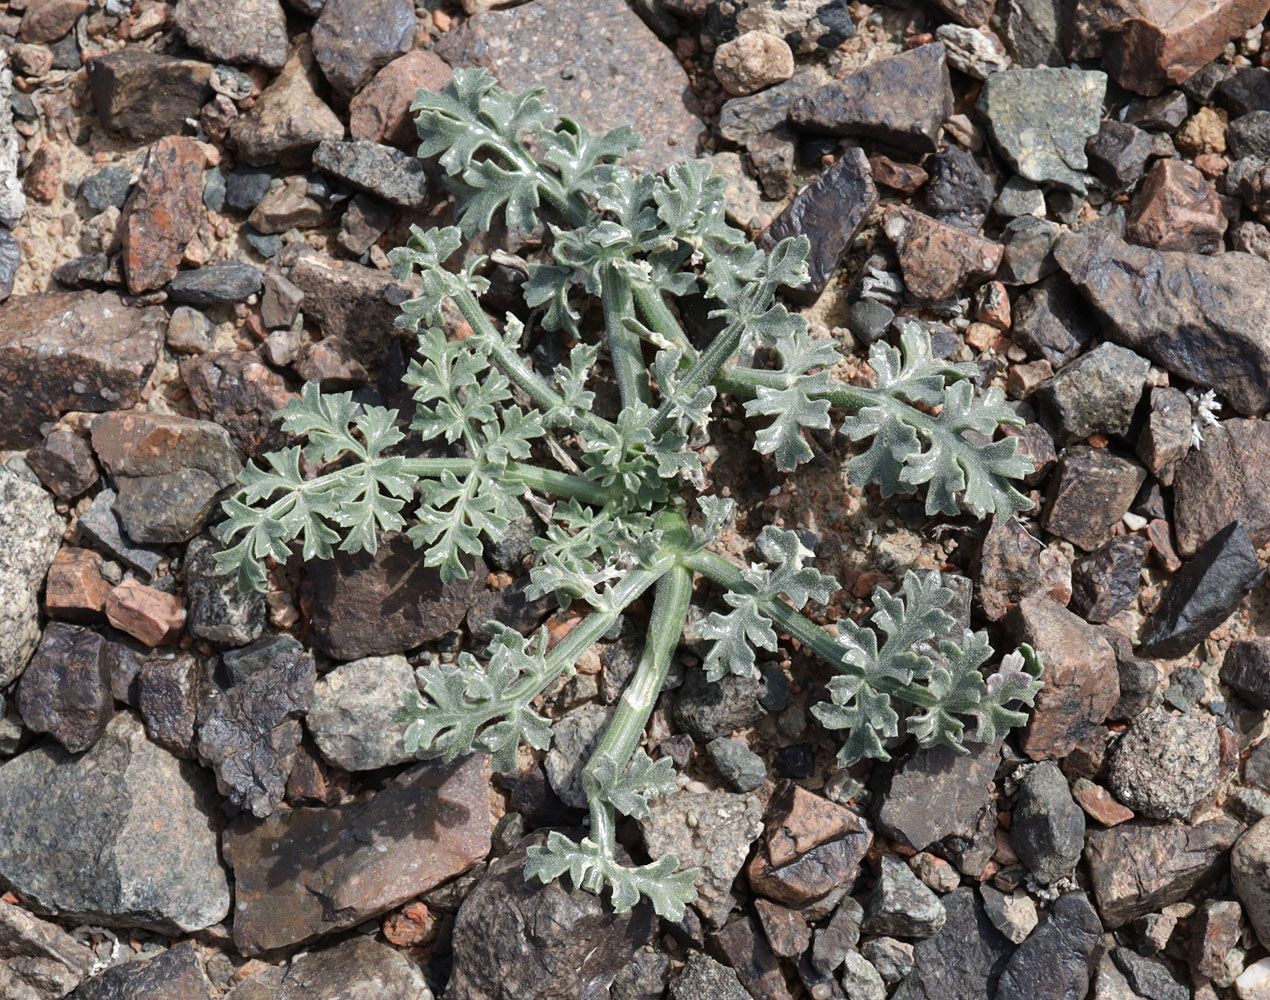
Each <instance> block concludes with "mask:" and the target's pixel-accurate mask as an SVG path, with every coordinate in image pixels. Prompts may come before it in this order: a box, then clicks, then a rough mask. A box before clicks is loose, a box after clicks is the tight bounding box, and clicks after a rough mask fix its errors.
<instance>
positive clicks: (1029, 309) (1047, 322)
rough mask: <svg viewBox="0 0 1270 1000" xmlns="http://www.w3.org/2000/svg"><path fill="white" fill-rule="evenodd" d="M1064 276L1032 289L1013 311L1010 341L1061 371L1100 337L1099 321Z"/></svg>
mask: <svg viewBox="0 0 1270 1000" xmlns="http://www.w3.org/2000/svg"><path fill="white" fill-rule="evenodd" d="M1072 292H1073V289H1072V287H1071V284H1070V282H1068V281H1067V279H1066V278H1064V277H1063V276H1062V275H1054V276H1052V277H1049V278H1046V279H1045V280H1044V281H1042V282H1041V283H1040V284H1039V285H1036V286H1035V287H1034V288H1029V289H1028V290H1027V291H1025V292H1024V293H1023V294H1022V295H1020V296H1019V298H1018V299H1017V300H1016V301H1015V303H1014V306H1013V309H1012V320H1013V322H1012V325H1011V329H1010V336H1011V338H1012V339H1013V340H1014V341H1015V342H1016V343H1017V344H1018V345H1019V346H1020V347H1022V348H1023V349H1024V350H1026V351H1027V352H1028V353H1029V354H1033V355H1038V356H1040V357H1042V358H1044V359H1045V360H1047V361H1048V362H1050V364H1052V365H1053V366H1054V367H1055V368H1061V367H1062V366H1063V365H1065V364H1067V362H1069V361H1071V360H1072V359H1073V358H1074V357H1076V355H1078V354H1079V353H1080V352H1081V350H1082V349H1083V348H1084V347H1085V345H1086V344H1089V343H1090V342H1092V341H1093V340H1094V338H1095V337H1096V336H1100V335H1099V331H1098V325H1097V319H1096V318H1095V317H1094V316H1093V314H1092V313H1091V312H1090V310H1089V308H1088V307H1087V306H1086V305H1085V304H1084V302H1082V301H1081V300H1080V298H1079V297H1078V296H1076V295H1073V294H1072Z"/></svg>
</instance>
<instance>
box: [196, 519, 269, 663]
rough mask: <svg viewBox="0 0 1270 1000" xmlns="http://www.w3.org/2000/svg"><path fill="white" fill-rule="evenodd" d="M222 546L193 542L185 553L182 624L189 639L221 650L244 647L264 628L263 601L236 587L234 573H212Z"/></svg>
mask: <svg viewBox="0 0 1270 1000" xmlns="http://www.w3.org/2000/svg"><path fill="white" fill-rule="evenodd" d="M221 549H222V546H221V545H220V544H219V543H217V542H214V541H212V540H210V539H208V538H196V539H194V541H192V542H190V544H189V546H188V547H187V548H186V550H185V562H184V564H183V566H182V572H183V576H184V578H185V609H186V612H185V613H186V617H185V624H186V627H187V628H188V629H189V631H190V633H191V634H192V635H196V636H198V637H199V638H201V639H206V640H207V641H208V642H214V643H217V644H218V645H221V646H244V645H246V644H247V643H249V642H252V641H254V640H255V639H256V638H258V637H259V635H260V632H261V630H262V629H263V628H264V627H265V598H264V594H261V593H259V592H257V591H254V590H243V589H242V588H241V587H239V586H238V576H237V574H236V573H232V572H231V573H218V572H217V571H216V553H217V552H219V551H220V550H221Z"/></svg>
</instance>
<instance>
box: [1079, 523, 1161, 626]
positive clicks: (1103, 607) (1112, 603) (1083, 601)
mask: <svg viewBox="0 0 1270 1000" xmlns="http://www.w3.org/2000/svg"><path fill="white" fill-rule="evenodd" d="M1150 550H1151V543H1150V542H1149V541H1147V540H1146V539H1145V538H1142V537H1141V536H1139V535H1122V536H1119V537H1115V538H1112V539H1110V540H1108V541H1107V542H1105V543H1104V544H1103V545H1102V547H1101V548H1099V549H1097V550H1096V551H1094V552H1092V553H1090V554H1089V555H1087V556H1085V557H1083V558H1081V559H1077V560H1076V562H1075V563H1074V564H1073V565H1072V599H1071V603H1070V605H1069V607H1070V608H1071V609H1072V610H1073V611H1075V612H1076V613H1077V614H1078V615H1080V616H1081V617H1082V618H1084V619H1085V621H1087V622H1095V623H1099V622H1105V621H1107V619H1109V618H1112V617H1114V616H1115V615H1118V614H1119V613H1120V612H1121V611H1123V610H1124V609H1125V608H1127V607H1129V606H1130V605H1131V604H1132V603H1133V602H1134V600H1135V599H1136V598H1137V596H1138V587H1139V585H1140V582H1141V580H1140V573H1141V571H1142V562H1143V560H1144V559H1146V555H1147V553H1148V552H1149V551H1150Z"/></svg>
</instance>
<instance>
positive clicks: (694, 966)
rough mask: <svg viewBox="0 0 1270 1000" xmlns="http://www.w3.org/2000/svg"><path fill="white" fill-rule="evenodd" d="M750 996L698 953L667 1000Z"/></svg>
mask: <svg viewBox="0 0 1270 1000" xmlns="http://www.w3.org/2000/svg"><path fill="white" fill-rule="evenodd" d="M750 996H751V994H750V993H749V992H747V991H746V989H745V988H744V987H743V986H742V985H741V982H740V980H739V979H738V978H737V974H736V973H735V972H734V971H733V970H731V969H729V968H728V967H727V966H726V965H720V964H719V963H718V962H716V961H715V960H714V959H713V958H711V957H710V956H708V955H703V954H702V953H701V952H699V951H694V952H693V953H692V954H690V955H689V956H688V961H687V962H685V963H684V967H683V968H682V969H680V970H679V974H678V975H676V976H675V978H674V979H672V980H671V981H670V993H669V997H670V1000H697V998H698V997H713V998H715V1000H747V998H748V997H750ZM508 1000H511V998H510V997H508ZM561 1000H563V998H561Z"/></svg>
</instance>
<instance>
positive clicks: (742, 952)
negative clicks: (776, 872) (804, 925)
mask: <svg viewBox="0 0 1270 1000" xmlns="http://www.w3.org/2000/svg"><path fill="white" fill-rule="evenodd" d="M708 940H709V943H710V945H711V947H712V949H713V950H714V951H715V953H716V954H718V955H720V956H721V957H722V958H723V959H724V961H726V962H727V963H728V966H729V967H730V968H731V969H732V971H733V972H735V973H736V977H737V979H738V980H739V981H740V983H741V985H742V986H744V987H745V989H746V990H748V991H749V993H750V995H751V996H757V997H762V998H763V1000H792V998H791V994H790V992H789V989H788V987H787V986H786V985H785V976H784V974H783V972H782V971H781V966H780V963H779V961H778V960H777V958H776V955H775V954H774V953H773V952H772V949H771V948H770V947H768V944H767V939H766V938H765V937H764V936H763V932H762V931H761V930H760V929H759V925H758V921H757V920H755V919H754V918H753V917H749V916H740V917H737V918H736V919H735V920H733V921H732V922H731V923H729V924H728V925H727V926H726V927H724V928H723V929H722V930H718V931H715V932H714V933H713V934H711V935H710V936H709V939H708Z"/></svg>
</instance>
